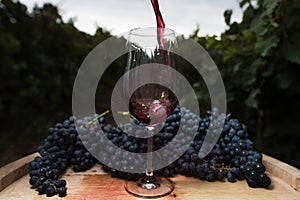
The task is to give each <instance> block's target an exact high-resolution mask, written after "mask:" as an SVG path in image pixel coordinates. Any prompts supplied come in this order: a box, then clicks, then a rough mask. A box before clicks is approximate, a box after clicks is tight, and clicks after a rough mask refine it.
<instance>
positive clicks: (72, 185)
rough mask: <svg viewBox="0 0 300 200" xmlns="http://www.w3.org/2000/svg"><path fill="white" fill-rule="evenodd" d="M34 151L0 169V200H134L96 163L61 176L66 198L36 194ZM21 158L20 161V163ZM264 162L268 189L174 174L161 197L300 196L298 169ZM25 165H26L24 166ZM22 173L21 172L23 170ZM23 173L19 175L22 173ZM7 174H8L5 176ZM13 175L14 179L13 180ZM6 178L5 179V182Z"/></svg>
mask: <svg viewBox="0 0 300 200" xmlns="http://www.w3.org/2000/svg"><path fill="white" fill-rule="evenodd" d="M35 156H36V154H35V155H31V156H28V157H26V158H23V159H21V160H18V161H16V162H14V163H11V164H9V165H7V166H4V167H2V168H1V169H0V172H1V187H3V186H5V185H6V184H8V183H9V184H8V186H7V187H6V188H4V189H3V190H2V191H1V193H0V200H10V199H13V200H15V199H25V200H30V199H72V200H73V199H75V200H85V199H86V200H94V199H95V200H96V199H105V200H119V199H120V200H123V199H124V200H135V199H138V198H136V197H133V196H131V195H129V194H128V193H127V192H126V191H125V190H124V183H125V181H124V180H120V179H116V178H111V177H110V176H109V175H107V174H105V173H103V172H102V170H101V167H100V166H99V165H96V166H94V167H93V168H92V169H91V170H89V171H86V172H81V173H74V172H72V170H70V169H69V170H68V171H67V172H66V173H65V175H64V176H63V178H64V179H66V180H67V187H68V195H67V196H66V197H65V198H59V197H58V196H55V197H51V198H48V197H46V196H45V195H38V194H37V192H36V191H35V190H34V189H30V185H29V183H28V181H29V176H28V175H27V170H28V168H27V170H26V167H28V162H30V161H31V160H32V159H33V158H34V157H35ZM22 162H23V164H22ZM263 162H264V165H265V166H266V168H267V171H268V174H269V175H270V177H271V179H272V185H271V186H270V188H269V189H262V188H256V189H252V188H250V187H248V185H247V183H246V181H238V182H236V183H229V182H213V183H210V182H206V181H200V180H199V179H196V178H187V177H184V176H176V177H175V178H172V180H173V181H174V183H175V190H174V192H172V193H171V194H170V195H168V196H166V197H163V198H160V200H167V199H168V200H169V199H173V200H175V199H177V200H182V199H188V200H193V199H195V200H198V199H202V200H211V199H216V200H223V199H224V200H227V199H228V200H229V199H230V200H237V199H238V200H253V199H257V200H300V193H299V191H300V171H299V170H298V169H296V168H293V167H291V166H289V165H287V164H285V163H282V162H280V161H278V160H276V159H273V158H271V157H268V156H266V155H264V158H263ZM24 166H25V168H24ZM24 169H25V170H24ZM22 173H23V174H22ZM24 174H25V176H23V177H21V178H19V177H20V176H21V175H24ZM7 177H9V178H7ZM13 179H15V181H14V182H12V181H13ZM6 181H8V182H6Z"/></svg>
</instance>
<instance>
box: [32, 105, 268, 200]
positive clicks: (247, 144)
mask: <svg viewBox="0 0 300 200" xmlns="http://www.w3.org/2000/svg"><path fill="white" fill-rule="evenodd" d="M182 115H184V118H183V117H182ZM212 119H214V120H212ZM224 119H225V123H224V124H222V123H221V121H224ZM104 122H105V120H104V117H101V116H99V115H94V116H90V117H85V118H83V119H79V120H75V119H74V117H73V116H71V117H69V118H68V119H67V120H65V121H64V122H63V123H57V124H56V125H55V127H53V128H50V129H49V132H48V137H47V138H46V139H45V141H44V144H43V145H42V146H40V147H38V152H39V153H40V156H39V157H36V158H35V159H34V160H33V161H32V162H31V163H30V173H29V175H30V180H29V183H30V184H31V185H32V188H35V189H36V190H37V191H38V193H39V194H46V195H47V196H49V197H51V196H54V195H56V194H58V195H59V196H61V197H63V196H65V195H66V194H67V187H66V181H65V180H60V179H59V178H60V176H61V175H62V174H63V173H64V172H65V171H66V169H67V168H68V167H72V169H73V170H74V171H75V172H78V171H85V170H87V169H90V168H91V167H93V166H94V164H96V163H97V160H96V159H95V158H94V157H93V156H92V154H91V153H90V152H89V151H87V149H86V145H89V146H88V149H93V148H97V145H98V144H97V143H99V140H95V141H97V143H96V142H95V141H94V143H93V141H91V142H89V143H88V144H86V143H84V140H85V138H83V137H84V136H85V135H86V136H91V135H92V136H93V137H97V136H98V137H100V135H101V134H102V136H106V137H107V138H108V139H109V140H111V141H112V143H113V144H114V145H116V146H117V147H118V148H121V149H124V150H126V151H128V152H135V153H145V152H147V139H145V138H136V137H133V136H132V134H128V133H135V134H136V135H138V134H139V131H141V129H139V128H134V127H136V126H132V125H133V123H134V124H139V122H138V121H137V120H134V119H132V120H131V121H130V123H128V124H124V125H122V126H121V127H114V126H112V125H110V124H106V125H105V123H104ZM212 122H214V123H217V124H212ZM75 123H76V124H77V127H79V129H80V133H81V132H84V133H85V135H83V136H82V135H81V137H80V136H79V134H78V130H77V129H76V125H75ZM99 125H100V126H99ZM139 125H140V126H141V127H142V126H143V125H142V124H139ZM179 126H180V127H181V126H182V127H181V131H178V130H179ZM209 127H214V129H215V130H217V129H218V128H221V129H222V132H221V135H220V138H219V139H218V142H217V143H216V144H215V145H214V146H213V147H212V151H211V152H210V153H209V154H208V155H206V156H205V157H204V158H203V159H200V158H199V151H200V149H201V147H202V144H203V141H204V138H205V137H206V135H207V133H208V130H210V132H209V134H216V133H215V132H216V131H215V130H214V129H209ZM97 129H101V131H97ZM187 132H191V133H193V135H194V138H187V136H186V135H185V133H187ZM175 136H176V137H175ZM93 137H88V139H89V140H92V139H93ZM188 137H190V136H188ZM90 138H92V139H90ZM189 139H191V140H192V143H191V144H190V146H189V148H188V149H187V150H186V151H185V153H184V154H183V155H182V156H181V157H179V158H178V159H176V161H174V162H173V163H171V164H169V165H168V166H166V167H164V168H162V169H160V170H158V171H156V172H155V173H158V174H161V175H163V176H168V177H172V176H175V175H176V174H181V175H186V176H193V177H197V178H199V179H201V180H207V181H210V182H213V181H222V180H224V179H227V180H228V181H229V182H235V181H237V180H245V179H246V181H247V183H248V185H249V186H250V187H253V188H256V187H264V188H266V187H268V186H269V185H270V184H271V180H270V178H269V177H268V176H267V175H266V174H265V170H266V169H265V167H264V166H263V164H262V154H261V153H259V152H256V151H254V150H253V142H252V141H251V140H250V139H249V138H248V132H247V127H246V126H245V125H244V124H242V123H240V122H239V120H237V119H234V118H231V117H230V116H225V115H224V114H220V113H218V110H217V109H213V110H212V111H210V112H207V115H206V116H205V117H204V118H199V117H198V116H196V115H195V114H194V113H192V112H191V111H189V110H188V109H185V108H179V107H177V108H176V109H175V110H174V112H173V114H171V115H170V116H168V118H167V119H166V121H165V124H164V127H163V128H162V129H161V130H160V132H159V133H157V134H156V135H154V136H153V151H155V150H158V149H160V148H162V147H164V146H165V145H167V144H168V142H170V141H172V140H176V141H175V144H176V143H178V145H179V146H180V144H181V143H182V142H184V141H186V140H189ZM106 152H110V153H112V149H110V148H109V147H108V148H107V149H106V150H105V151H104V152H103V153H102V154H101V156H102V160H103V161H105V163H107V162H110V161H112V162H114V163H115V164H118V163H119V161H120V163H119V164H120V165H122V166H123V167H125V168H126V167H130V164H131V163H130V162H137V161H135V160H132V161H130V162H127V161H126V162H127V163H125V164H124V163H121V161H122V160H125V159H122V156H125V157H126V156H127V155H114V154H113V156H112V154H107V153H106ZM200 154H201V152H200ZM162 156H164V155H162ZM164 159H167V158H162V160H164ZM100 164H101V163H100ZM154 164H155V163H154ZM102 166H103V169H104V171H106V172H107V173H109V174H111V176H112V177H117V178H122V179H127V180H137V179H138V178H140V177H141V176H143V174H133V173H128V172H123V171H119V170H116V169H112V168H110V167H108V166H106V165H102ZM124 171H126V169H124Z"/></svg>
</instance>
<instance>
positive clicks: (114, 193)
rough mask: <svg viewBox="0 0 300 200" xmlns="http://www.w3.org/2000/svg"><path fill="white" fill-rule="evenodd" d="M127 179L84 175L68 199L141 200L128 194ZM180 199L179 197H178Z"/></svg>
mask: <svg viewBox="0 0 300 200" xmlns="http://www.w3.org/2000/svg"><path fill="white" fill-rule="evenodd" d="M124 184H125V180H122V179H117V178H112V177H110V175H106V174H103V175H87V176H83V178H82V179H81V181H80V183H78V185H80V188H78V190H76V191H73V192H72V193H69V194H68V195H67V197H66V199H76V200H85V199H86V200H96V199H97V200H98V199H105V200H123V199H124V200H139V199H140V198H137V197H134V196H132V195H130V194H128V193H127V192H126V191H125V189H124ZM175 198H176V195H175V194H172V193H171V194H170V195H168V196H166V197H163V198H159V199H160V200H170V199H175ZM176 199H179V198H176Z"/></svg>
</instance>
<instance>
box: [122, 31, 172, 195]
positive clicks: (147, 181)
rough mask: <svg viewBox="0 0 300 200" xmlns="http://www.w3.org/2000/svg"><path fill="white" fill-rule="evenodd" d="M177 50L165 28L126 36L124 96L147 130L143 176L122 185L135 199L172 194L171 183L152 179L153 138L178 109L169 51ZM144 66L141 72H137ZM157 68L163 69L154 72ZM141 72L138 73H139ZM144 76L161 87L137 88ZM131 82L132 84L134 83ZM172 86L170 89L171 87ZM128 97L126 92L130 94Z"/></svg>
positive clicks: (147, 86) (154, 84) (153, 85)
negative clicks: (173, 90) (157, 81)
mask: <svg viewBox="0 0 300 200" xmlns="http://www.w3.org/2000/svg"><path fill="white" fill-rule="evenodd" d="M174 46H176V37H175V33H174V31H173V30H171V29H165V28H154V27H153V28H152V27H148V28H136V29H132V30H131V31H130V32H129V36H128V39H127V47H128V48H129V53H128V58H127V65H126V72H130V71H131V70H133V69H135V71H134V72H132V73H127V77H126V78H125V79H124V82H123V93H124V95H125V96H126V99H129V112H130V114H131V115H132V116H133V117H134V118H136V119H137V120H138V121H140V122H142V123H143V124H144V125H145V127H146V131H147V133H146V135H147V136H148V137H147V161H146V169H145V176H144V177H142V178H141V179H139V180H138V181H136V182H131V181H128V182H126V183H125V190H126V191H127V192H128V193H130V194H132V195H134V196H137V197H142V198H158V197H162V196H165V195H167V194H170V193H171V192H172V191H173V190H174V184H173V182H172V181H171V180H170V179H168V178H166V177H159V176H154V174H153V166H152V164H153V163H152V146H153V145H152V144H153V137H152V136H153V135H154V134H155V133H156V132H157V131H158V130H159V129H160V128H161V127H162V123H163V122H164V121H165V119H166V118H167V117H168V115H170V114H171V113H172V112H173V110H174V109H175V108H176V106H177V105H178V99H177V98H176V96H175V95H174V93H173V92H172V86H173V87H174V80H172V71H171V70H170V68H174V67H175V63H174V58H173V54H172V52H171V51H170V49H171V48H173V47H174ZM144 64H146V65H147V66H146V67H144V68H141V69H140V68H139V66H142V65H144ZM157 65H163V67H162V68H159V69H160V70H157V67H156V66H157ZM142 69H143V71H142V72H141V71H139V70H142ZM145 76H147V79H148V80H162V79H163V80H164V83H165V84H164V85H161V84H158V83H155V81H154V82H152V83H147V84H144V85H142V86H139V85H138V86H137V85H136V84H137V83H140V82H141V80H142V79H144V78H145ZM133 79H134V81H133ZM171 85H172V86H171ZM132 88H135V89H134V92H133V93H131V92H129V91H133V90H132Z"/></svg>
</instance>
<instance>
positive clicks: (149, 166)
mask: <svg viewBox="0 0 300 200" xmlns="http://www.w3.org/2000/svg"><path fill="white" fill-rule="evenodd" d="M147 130H148V132H149V135H150V137H148V139H147V167H146V176H153V167H152V145H153V137H152V134H151V132H152V131H153V130H154V127H151V126H149V127H147Z"/></svg>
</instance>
